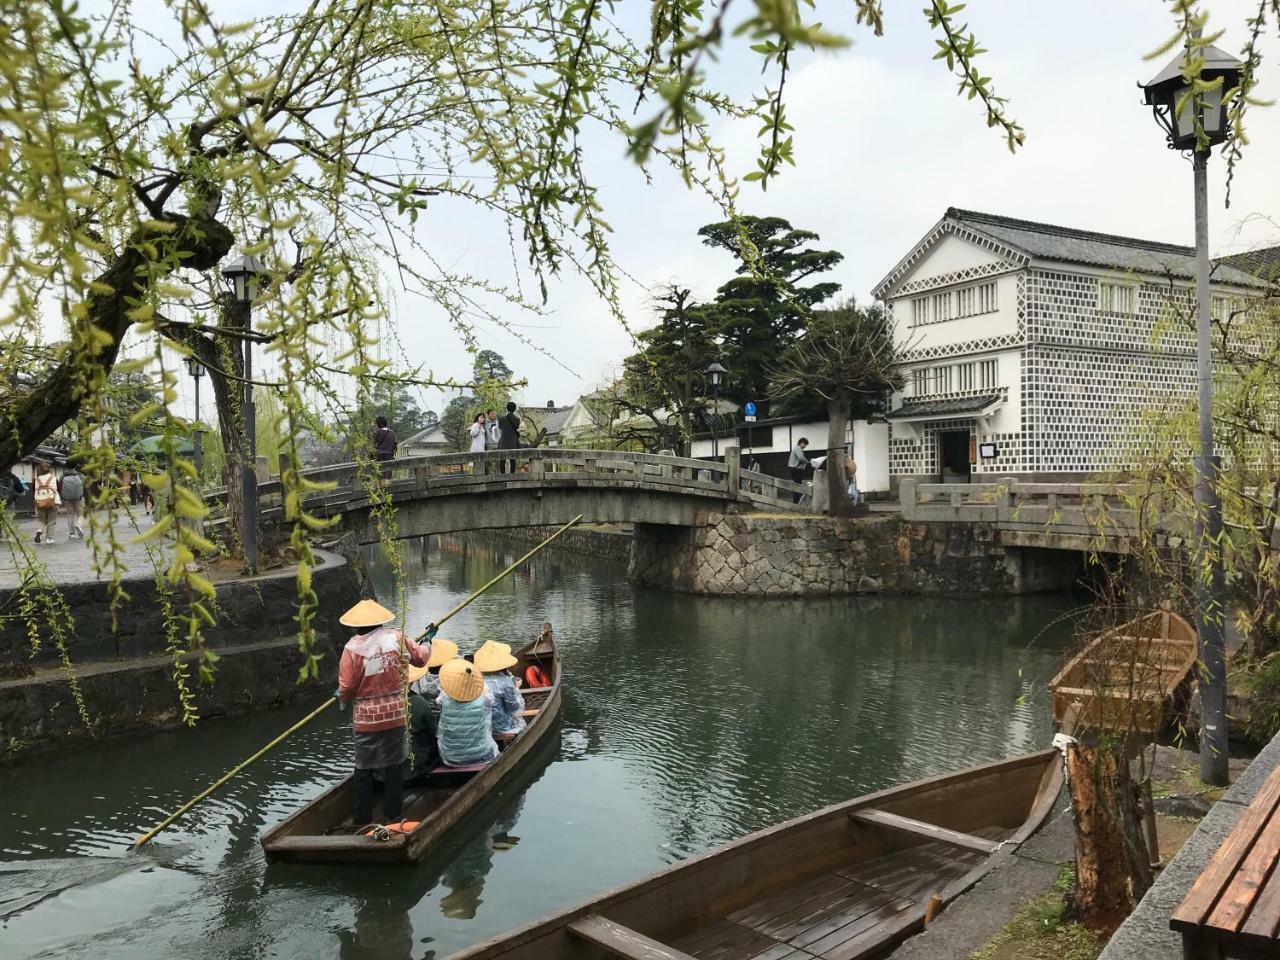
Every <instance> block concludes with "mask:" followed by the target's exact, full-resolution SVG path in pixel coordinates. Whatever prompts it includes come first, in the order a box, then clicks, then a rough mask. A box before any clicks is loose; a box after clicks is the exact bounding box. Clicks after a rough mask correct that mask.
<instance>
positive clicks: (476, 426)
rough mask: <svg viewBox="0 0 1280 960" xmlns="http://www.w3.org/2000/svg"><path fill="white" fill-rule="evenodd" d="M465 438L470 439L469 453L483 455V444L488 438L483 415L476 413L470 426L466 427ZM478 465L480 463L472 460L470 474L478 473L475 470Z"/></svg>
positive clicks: (487, 429)
mask: <svg viewBox="0 0 1280 960" xmlns="http://www.w3.org/2000/svg"><path fill="white" fill-rule="evenodd" d="M467 436H469V437H470V438H471V446H470V448H469V449H470V451H471V452H472V453H484V447H485V443H486V442H487V438H488V436H489V428H488V426H487V425H486V424H485V419H484V414H483V413H477V414H476V418H475V419H474V420H473V421H471V426H469V427H467ZM479 465H480V461H478V460H473V461H472V463H471V472H472V473H479V472H480V471H479V470H477V469H476V467H478V466H479Z"/></svg>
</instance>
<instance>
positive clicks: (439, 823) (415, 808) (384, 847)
mask: <svg viewBox="0 0 1280 960" xmlns="http://www.w3.org/2000/svg"><path fill="white" fill-rule="evenodd" d="M515 656H516V658H517V659H518V661H519V662H518V663H517V665H516V666H515V667H514V668H512V669H513V671H514V672H515V673H516V675H517V676H523V675H524V672H525V670H526V669H527V668H528V667H529V666H531V665H535V664H536V665H537V666H539V667H541V668H542V669H543V670H544V671H545V672H546V673H547V675H548V676H549V677H550V679H551V683H550V685H549V686H546V687H540V688H531V689H524V690H522V691H521V692H522V693H523V695H524V700H525V707H526V708H527V710H528V711H529V712H530V713H531V716H529V717H528V723H527V725H526V726H525V728H524V730H522V731H521V732H520V733H519V734H518V735H517V736H516V737H515V738H514V739H513V740H511V741H510V742H509V743H506V744H503V745H502V752H501V753H499V754H498V757H497V759H496V760H494V761H493V762H492V763H489V764H486V765H483V766H476V767H458V768H454V767H443V766H442V767H437V768H436V770H435V772H434V773H433V774H432V775H431V776H430V777H428V779H427V782H426V783H425V784H424V785H418V786H409V785H406V787H405V795H404V807H403V814H402V815H403V818H404V820H406V821H418V825H417V826H416V827H414V828H413V829H412V830H410V831H408V832H407V833H391V834H390V835H388V836H385V838H384V839H378V838H377V837H375V836H372V835H369V834H362V833H358V832H357V831H356V828H355V824H354V823H353V822H352V819H351V813H352V809H351V805H352V788H351V778H350V777H347V778H346V779H345V780H343V781H341V782H340V783H338V784H335V785H334V786H333V787H330V788H329V789H328V790H326V791H325V792H324V793H322V794H321V795H320V796H318V797H316V798H315V799H314V800H312V801H311V802H310V803H308V804H307V805H306V806H305V807H303V808H302V809H301V810H299V811H298V812H297V813H295V814H294V815H293V816H291V817H289V818H288V819H287V820H285V821H283V822H282V823H280V824H278V825H276V826H275V827H272V828H271V829H270V830H268V831H267V832H266V833H264V834H263V835H262V849H263V850H264V851H266V854H267V859H268V860H271V861H288V862H299V863H410V862H413V861H416V860H420V859H421V858H422V857H424V856H425V855H426V854H427V853H428V852H429V851H430V850H431V848H432V847H433V846H435V845H436V843H437V842H439V840H440V839H441V837H443V836H444V835H445V834H446V833H448V832H449V831H450V830H451V829H452V828H453V827H455V826H456V825H457V824H458V823H459V822H460V821H461V820H462V819H463V818H464V817H465V816H466V815H467V814H468V813H470V812H471V811H472V810H473V809H475V808H476V807H477V806H479V805H480V804H481V803H482V802H483V801H484V799H485V798H486V797H487V796H488V794H489V793H490V792H491V791H493V790H494V789H495V788H497V787H499V786H500V785H501V784H502V783H503V781H504V780H506V779H507V778H508V777H509V776H510V775H511V774H512V772H513V771H515V770H517V769H519V767H520V765H521V763H522V762H523V761H524V760H525V759H526V758H527V757H528V756H529V754H530V753H531V752H532V751H533V749H534V747H535V746H536V745H537V744H538V743H539V741H542V740H543V739H544V738H545V737H547V736H548V734H550V733H551V732H552V731H553V730H554V728H555V722H556V717H557V715H558V714H559V712H560V657H559V653H558V651H557V649H556V642H555V638H554V636H552V634H551V633H550V632H549V631H548V632H546V633H544V634H543V635H542V636H540V637H539V638H538V639H537V640H535V641H533V643H531V644H529V645H528V646H526V647H524V648H523V649H521V650H519V651H517V652H516V653H515ZM383 819H384V818H383V817H382V816H381V809H380V808H379V809H377V810H375V817H374V820H375V822H381V821H382V820H383Z"/></svg>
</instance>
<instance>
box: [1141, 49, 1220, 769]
mask: <svg viewBox="0 0 1280 960" xmlns="http://www.w3.org/2000/svg"><path fill="white" fill-rule="evenodd" d="M1243 67H1244V64H1243V63H1242V62H1241V61H1239V60H1237V59H1236V58H1235V57H1233V56H1231V55H1230V54H1228V53H1224V52H1223V51H1222V50H1219V49H1218V48H1217V47H1215V46H1213V45H1212V44H1209V43H1206V42H1204V41H1203V40H1202V39H1201V37H1200V34H1199V32H1198V31H1197V32H1196V33H1195V34H1194V35H1193V36H1191V37H1189V38H1188V41H1187V49H1186V50H1185V51H1184V52H1183V53H1181V54H1179V55H1178V56H1176V57H1175V58H1174V59H1173V60H1171V61H1170V62H1169V63H1168V64H1166V66H1165V68H1164V69H1163V70H1161V71H1160V73H1158V74H1157V75H1156V76H1155V77H1154V78H1153V79H1152V80H1151V81H1150V82H1149V83H1146V84H1143V85H1142V90H1143V98H1144V100H1145V101H1146V103H1147V105H1148V106H1150V107H1151V108H1152V112H1153V113H1154V114H1155V118H1156V122H1157V123H1158V124H1159V125H1160V127H1161V128H1162V129H1163V130H1164V132H1165V135H1166V138H1167V140H1168V143H1169V146H1170V147H1171V148H1173V149H1174V150H1180V151H1185V152H1190V153H1191V161H1192V164H1191V169H1192V175H1193V178H1194V183H1195V226H1196V271H1195V273H1196V387H1197V390H1196V402H1197V404H1198V414H1199V431H1198V433H1199V441H1200V444H1199V446H1200V450H1199V456H1197V457H1196V458H1195V471H1196V488H1195V533H1194V536H1195V541H1196V557H1195V563H1196V566H1195V570H1194V571H1193V575H1194V577H1195V594H1196V597H1195V599H1196V630H1197V631H1198V632H1199V635H1200V640H1199V644H1200V646H1199V650H1198V651H1197V653H1198V656H1199V661H1200V663H1199V666H1200V672H1199V683H1198V686H1199V689H1200V779H1201V780H1203V781H1204V782H1205V783H1210V784H1213V785H1215V786H1223V785H1225V784H1226V783H1227V780H1228V770H1227V669H1226V656H1225V653H1224V646H1225V644H1224V637H1223V618H1224V616H1225V613H1226V604H1225V602H1224V601H1225V596H1226V580H1225V577H1224V576H1223V564H1222V548H1221V543H1222V500H1221V499H1220V498H1219V496H1218V476H1219V474H1218V460H1217V457H1215V456H1214V452H1213V345H1212V341H1211V337H1210V334H1211V332H1212V320H1211V317H1210V313H1209V306H1210V295H1209V186H1208V165H1209V153H1210V151H1211V150H1212V148H1213V147H1214V145H1216V144H1219V143H1225V142H1226V141H1227V140H1228V139H1229V138H1230V136H1231V125H1230V122H1229V120H1228V105H1229V103H1230V101H1231V100H1232V98H1234V97H1238V96H1240V80H1241V75H1242V73H1241V71H1242V69H1243ZM1193 81H1195V83H1193Z"/></svg>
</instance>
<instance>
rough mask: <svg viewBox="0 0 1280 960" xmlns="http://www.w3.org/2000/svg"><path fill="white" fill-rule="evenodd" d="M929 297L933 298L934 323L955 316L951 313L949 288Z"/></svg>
mask: <svg viewBox="0 0 1280 960" xmlns="http://www.w3.org/2000/svg"><path fill="white" fill-rule="evenodd" d="M931 299H932V300H933V322H934V323H942V322H943V321H946V320H950V319H951V318H952V317H953V316H955V314H954V313H952V309H953V307H952V300H951V291H950V290H948V291H947V292H946V293H935V294H934V295H933V297H932V298H931Z"/></svg>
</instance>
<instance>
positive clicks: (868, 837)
mask: <svg viewBox="0 0 1280 960" xmlns="http://www.w3.org/2000/svg"><path fill="white" fill-rule="evenodd" d="M1061 786H1062V770H1061V760H1060V757H1059V755H1058V754H1057V752H1056V751H1052V750H1050V751H1043V752H1041V753H1036V754H1028V755H1026V756H1022V757H1015V758H1013V759H1011V760H1005V761H1001V762H998V763H994V764H987V765H984V766H981V767H976V768H973V769H970V770H964V771H960V772H958V773H953V774H947V775H944V776H941V777H933V778H930V779H928V780H922V781H918V782H916V783H912V784H907V785H904V786H899V787H895V788H892V789H889V790H884V791H880V792H878V793H874V794H870V795H868V796H865V797H860V798H857V799H855V800H850V801H846V802H845V803H841V804H837V805H835V806H832V807H828V808H826V809H825V810H820V811H817V812H816V813H812V814H809V815H808V816H805V817H800V818H798V819H796V820H792V821H789V822H787V823H783V824H780V825H778V826H776V827H771V828H769V829H767V830H762V831H759V832H758V833H753V834H751V835H749V836H747V837H743V838H742V839H740V840H737V841H734V842H733V843H730V844H728V845H726V846H724V847H721V848H719V849H716V850H713V851H710V852H708V853H705V854H702V855H700V856H697V857H694V858H693V859H691V860H687V861H684V862H682V863H679V864H676V865H675V866H673V867H670V868H668V869H666V870H663V871H661V872H659V873H657V874H654V875H653V876H650V877H648V878H647V879H645V880H641V881H640V882H639V883H636V884H633V885H631V886H628V887H625V888H622V889H619V890H616V891H613V892H612V893H608V894H606V895H604V896H602V897H599V898H596V899H594V900H592V901H590V902H588V903H584V904H582V905H580V906H577V907H574V908H572V909H570V910H566V911H564V912H562V913H558V914H556V915H554V916H552V917H550V918H548V919H546V920H543V921H540V922H537V923H534V924H531V925H529V926H527V927H524V928H521V929H519V930H516V931H513V932H511V933H508V934H505V935H503V936H499V937H496V938H493V939H491V940H489V941H486V942H484V943H481V944H478V945H477V946H475V947H472V948H470V949H467V950H464V951H462V952H460V953H456V954H454V955H453V957H452V960H498V958H503V960H535V958H538V960H555V958H560V957H563V958H571V957H581V956H586V955H593V954H588V953H584V952H583V951H584V949H585V943H584V938H585V939H586V940H587V941H588V942H594V943H596V944H597V945H599V944H600V943H601V941H600V940H598V939H592V938H594V937H598V936H604V935H607V934H608V932H609V930H610V929H612V928H613V927H617V928H620V929H623V930H625V931H626V934H625V936H626V937H629V938H631V939H632V940H633V941H634V940H635V939H636V938H640V939H647V940H649V941H654V942H656V943H658V944H660V945H662V947H663V948H664V949H666V950H668V951H670V955H671V956H675V957H684V956H694V957H696V956H699V955H700V954H705V955H707V956H715V957H718V958H722V960H736V958H738V957H754V956H758V955H761V954H763V953H767V954H768V955H769V956H774V955H777V956H780V957H781V956H784V955H788V954H787V950H788V948H793V949H795V951H796V953H795V955H796V956H819V957H830V958H832V960H855V958H857V957H863V956H874V955H875V954H876V953H879V952H880V951H883V950H884V949H886V948H887V947H888V946H891V945H892V944H893V943H896V942H898V941H900V940H902V939H904V938H905V937H907V936H909V935H910V934H911V933H912V932H914V931H915V930H918V929H920V928H921V927H922V926H923V925H924V922H925V915H926V913H927V912H929V911H931V910H932V911H935V912H936V910H938V909H940V908H941V907H942V906H944V905H945V904H946V903H947V902H949V901H950V900H952V899H954V898H955V897H957V896H959V895H960V894H961V893H963V892H964V891H965V890H967V889H969V888H970V887H971V886H972V885H973V884H975V883H977V882H978V880H979V879H981V877H982V876H984V875H985V874H986V873H987V872H989V871H990V870H991V869H993V868H994V866H995V865H996V863H998V862H999V861H1000V860H1001V859H1003V858H1006V857H1007V856H1009V855H1010V853H1011V851H1012V850H1014V849H1016V847H1017V846H1018V845H1019V844H1020V843H1021V842H1022V841H1023V840H1025V839H1026V838H1027V837H1029V836H1030V835H1031V834H1032V833H1034V832H1035V830H1037V829H1038V828H1039V827H1040V826H1041V825H1042V824H1043V822H1044V821H1045V819H1046V818H1047V817H1048V814H1049V811H1050V809H1051V808H1052V806H1053V803H1054V801H1055V799H1056V798H1057V796H1058V793H1059V791H1060V790H1061ZM886 823H887V824H889V825H887V826H886ZM903 825H906V829H905V830H904V829H903ZM931 830H932V833H931V832H930V831H931ZM984 837H986V838H988V839H986V840H984V839H983V838H984ZM957 844H959V846H957ZM964 844H969V845H970V847H971V848H970V849H965V847H964V846H963V845H964ZM805 898H809V899H807V900H806V899H805ZM806 911H808V912H806ZM859 911H861V912H859ZM799 944H803V946H801V945H799ZM654 955H655V956H656V955H661V954H654Z"/></svg>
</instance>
